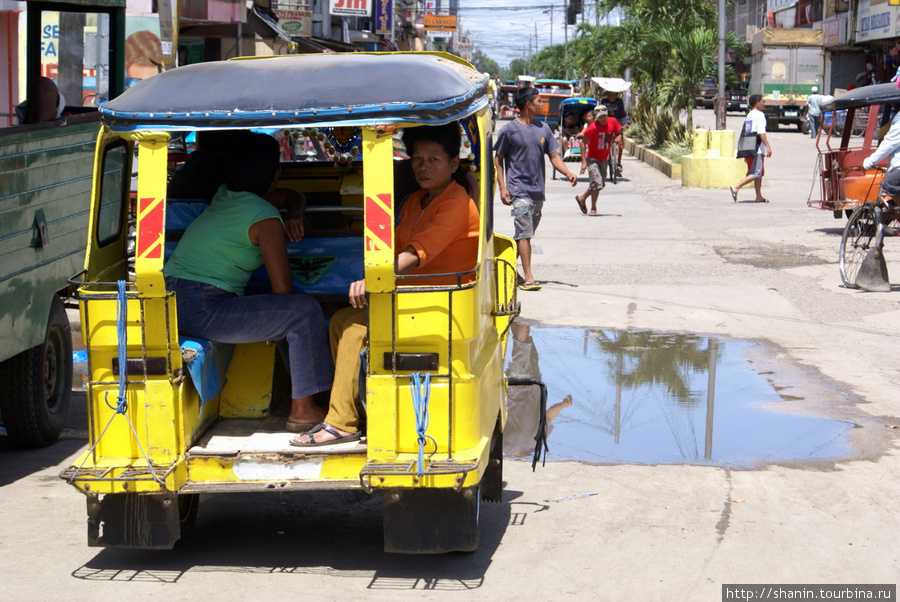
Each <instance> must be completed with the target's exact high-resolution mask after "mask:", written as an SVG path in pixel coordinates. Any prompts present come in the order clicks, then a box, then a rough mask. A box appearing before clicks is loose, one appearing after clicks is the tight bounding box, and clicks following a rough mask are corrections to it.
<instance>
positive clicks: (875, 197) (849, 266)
mask: <svg viewBox="0 0 900 602" xmlns="http://www.w3.org/2000/svg"><path fill="white" fill-rule="evenodd" d="M897 102H900V90H898V89H897V86H896V85H895V84H894V83H887V84H877V85H873V86H865V87H863V88H857V89H856V90H851V91H849V92H846V93H844V94H842V95H840V96H838V97H836V98H834V99H832V100H830V101H829V102H827V103H824V104H823V105H822V111H823V112H832V111H835V112H837V111H846V123H856V117H857V114H858V113H859V112H864V113H865V115H866V117H867V119H865V124H866V127H865V131H864V134H863V137H862V141H861V143H860V142H857V143H855V144H854V145H852V146H851V135H852V133H853V128H850V127H844V128H842V131H841V132H840V134H839V135H838V133H837V132H836V127H835V126H836V124H837V120H831V122H829V123H828V124H827V126H826V127H823V128H822V129H821V130H820V131H819V132H818V134H817V137H816V146H817V148H818V149H819V157H818V162H817V173H818V179H819V190H820V198H819V199H818V200H813V199H812V198H810V199H809V200H808V201H807V204H808V205H809V206H811V207H812V206H816V207H819V208H820V209H827V210H830V211H832V212H834V217H835V218H841V217H842V216H843V215H847V216H848V218H849V219H848V221H847V224H846V226H845V228H844V233H843V236H842V238H841V248H840V253H839V258H840V260H839V263H840V273H841V280H842V281H843V283H844V285H845V286H848V287H850V288H864V289H866V290H890V284H889V283H888V282H887V267H886V265H885V264H884V257H883V255H882V253H881V251H882V244H883V235H884V231H885V228H887V229H889V230H893V229H895V226H896V225H897V222H896V215H895V213H894V207H893V201H890V200H885V199H884V198H882V194H881V184H882V182H883V180H884V175H885V168H886V167H887V165H886V161H884V162H882V164H881V165H876V166H874V167H873V168H872V169H864V168H863V161H864V160H865V159H866V158H867V157H868V156H869V155H871V154H872V153H873V152H874V151H875V149H876V148H877V142H878V141H877V136H876V130H878V128H879V123H880V120H879V119H876V118H872V117H876V116H878V115H879V110H881V109H882V107H884V110H890V107H891V105H893V104H895V103H897Z"/></svg>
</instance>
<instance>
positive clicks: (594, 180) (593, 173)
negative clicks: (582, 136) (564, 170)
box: [585, 157, 609, 190]
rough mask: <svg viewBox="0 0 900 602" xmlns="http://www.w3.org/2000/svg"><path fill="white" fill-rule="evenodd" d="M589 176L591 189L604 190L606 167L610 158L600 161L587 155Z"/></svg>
mask: <svg viewBox="0 0 900 602" xmlns="http://www.w3.org/2000/svg"><path fill="white" fill-rule="evenodd" d="M585 161H586V162H587V169H588V178H589V179H590V185H589V189H590V190H603V187H604V186H606V169H607V167H608V166H609V159H607V160H606V161H598V160H597V159H591V158H590V157H587V158H586V159H585Z"/></svg>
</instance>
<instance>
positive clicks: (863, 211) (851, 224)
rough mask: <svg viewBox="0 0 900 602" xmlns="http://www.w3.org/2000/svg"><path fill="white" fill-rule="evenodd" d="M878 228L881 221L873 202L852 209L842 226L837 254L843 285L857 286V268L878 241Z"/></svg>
mask: <svg viewBox="0 0 900 602" xmlns="http://www.w3.org/2000/svg"><path fill="white" fill-rule="evenodd" d="M880 229H881V223H880V222H879V221H878V219H877V216H876V213H875V205H874V203H866V204H865V205H861V206H859V207H857V208H856V209H855V210H854V211H853V214H852V215H851V216H850V219H849V220H848V221H847V225H846V226H844V234H843V235H842V236H841V249H840V252H839V254H838V263H839V265H840V270H841V281H842V282H843V283H844V286H846V287H848V288H859V287H858V286H857V284H856V277H857V275H858V274H859V268H860V266H862V262H863V259H865V257H866V253H868V251H869V249H870V248H871V247H872V246H873V244H878V242H880V240H879V239H880V237H879V236H878V232H879V230H880Z"/></svg>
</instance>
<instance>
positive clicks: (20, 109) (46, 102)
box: [15, 77, 66, 124]
mask: <svg viewBox="0 0 900 602" xmlns="http://www.w3.org/2000/svg"><path fill="white" fill-rule="evenodd" d="M65 109H66V99H65V97H64V96H63V95H62V92H60V91H59V89H58V88H57V87H56V84H54V83H53V80H52V79H50V78H49V77H37V78H35V79H33V80H32V81H31V85H30V86H28V98H26V99H25V100H24V101H23V102H21V103H20V104H18V105H17V106H16V109H15V112H16V118H17V119H18V120H19V123H20V124H25V123H44V122H47V121H54V120H56V119H59V118H60V117H62V114H63V111H65Z"/></svg>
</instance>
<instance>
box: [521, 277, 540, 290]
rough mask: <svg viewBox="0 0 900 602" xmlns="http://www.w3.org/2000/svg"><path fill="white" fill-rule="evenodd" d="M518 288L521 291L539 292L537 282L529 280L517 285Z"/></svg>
mask: <svg viewBox="0 0 900 602" xmlns="http://www.w3.org/2000/svg"><path fill="white" fill-rule="evenodd" d="M519 288H520V289H522V290H523V291H539V290H541V284H540V283H539V282H535V281H534V280H531V281H529V282H523V283H522V284H520V285H519Z"/></svg>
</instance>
